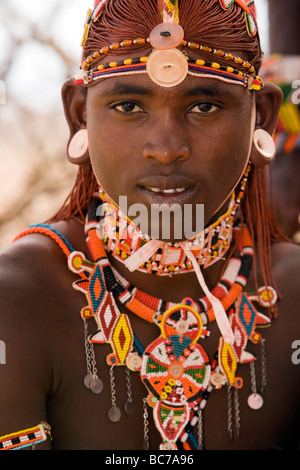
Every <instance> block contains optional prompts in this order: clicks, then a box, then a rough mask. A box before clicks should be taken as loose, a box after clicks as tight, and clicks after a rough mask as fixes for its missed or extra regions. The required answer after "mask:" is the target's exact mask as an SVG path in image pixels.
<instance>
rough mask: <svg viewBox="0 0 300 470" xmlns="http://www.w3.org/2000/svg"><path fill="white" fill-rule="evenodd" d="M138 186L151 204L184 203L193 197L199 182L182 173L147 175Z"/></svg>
mask: <svg viewBox="0 0 300 470" xmlns="http://www.w3.org/2000/svg"><path fill="white" fill-rule="evenodd" d="M137 186H138V188H139V189H140V191H141V192H142V194H143V196H144V198H145V199H146V200H147V201H148V202H149V203H151V204H162V203H165V204H174V203H177V204H184V203H187V202H188V200H189V199H191V197H192V195H193V194H194V192H195V190H196V188H197V184H196V182H195V181H193V180H191V179H190V178H186V177H184V176H181V175H171V176H154V177H146V178H144V179H142V180H140V181H139V183H138V185H137Z"/></svg>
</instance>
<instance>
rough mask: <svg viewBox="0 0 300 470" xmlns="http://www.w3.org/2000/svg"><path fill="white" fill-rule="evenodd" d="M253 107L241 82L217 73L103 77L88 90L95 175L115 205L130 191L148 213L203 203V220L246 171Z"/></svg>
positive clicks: (219, 205)
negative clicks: (157, 80)
mask: <svg viewBox="0 0 300 470" xmlns="http://www.w3.org/2000/svg"><path fill="white" fill-rule="evenodd" d="M251 111H252V99H251V96H250V95H249V93H248V92H247V91H246V90H245V89H244V88H243V87H241V86H237V85H231V84H227V83H224V82H221V81H219V80H216V79H210V78H199V77H191V76H188V77H187V78H186V79H185V80H184V81H183V82H182V83H181V84H180V85H178V86H176V87H173V88H162V87H160V86H158V85H156V84H154V83H153V82H152V81H151V80H150V79H149V77H148V76H147V75H146V74H142V75H129V76H120V77H114V78H108V79H106V80H103V81H101V82H98V83H97V84H95V85H94V86H92V87H91V88H90V89H89V90H88V96H87V126H88V132H89V142H90V156H91V162H92V166H93V169H94V172H95V175H96V177H97V179H98V181H99V183H100V184H101V185H102V187H103V188H104V190H105V191H106V192H107V194H108V195H109V196H110V197H111V198H112V199H113V200H114V201H115V202H116V203H117V204H118V203H119V198H120V196H127V205H128V207H129V206H131V205H133V204H136V203H141V204H143V205H144V206H145V207H146V208H147V210H148V211H149V214H150V208H151V205H153V204H156V205H161V204H168V205H170V206H171V205H173V204H179V205H180V206H181V207H182V208H184V205H192V206H193V208H194V209H195V207H196V205H197V204H204V225H205V226H206V225H208V224H209V223H211V221H212V219H213V218H215V216H216V214H217V213H218V211H219V210H220V209H221V208H222V206H223V205H224V203H225V202H226V201H228V198H229V197H230V195H231V192H232V190H233V188H234V187H235V185H236V184H237V182H238V180H239V179H240V178H241V176H242V173H243V170H244V168H245V165H246V163H247V160H248V156H249V151H250V142H251V115H252V112H251ZM222 210H223V209H222ZM193 217H195V210H194V212H193ZM149 221H150V219H149ZM150 223H151V221H150ZM182 223H183V221H182Z"/></svg>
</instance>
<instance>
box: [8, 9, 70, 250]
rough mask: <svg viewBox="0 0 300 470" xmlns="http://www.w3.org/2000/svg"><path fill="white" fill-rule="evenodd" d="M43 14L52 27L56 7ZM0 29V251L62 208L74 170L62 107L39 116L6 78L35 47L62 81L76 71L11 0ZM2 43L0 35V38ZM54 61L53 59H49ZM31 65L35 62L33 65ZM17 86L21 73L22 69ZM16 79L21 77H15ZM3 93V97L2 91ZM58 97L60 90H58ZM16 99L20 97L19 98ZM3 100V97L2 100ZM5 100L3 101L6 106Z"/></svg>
mask: <svg viewBox="0 0 300 470" xmlns="http://www.w3.org/2000/svg"><path fill="white" fill-rule="evenodd" d="M63 3H64V1H57V2H54V3H53V6H54V7H56V8H53V10H52V11H51V12H50V15H47V22H49V24H51V22H52V21H54V19H55V15H57V14H59V8H57V5H63ZM0 27H1V30H2V32H3V34H4V35H5V38H6V41H5V53H4V52H3V56H2V57H1V58H0V80H1V82H0V83H1V84H2V95H1V96H2V100H1V104H0V174H1V185H0V197H1V204H0V248H2V247H4V246H6V245H7V244H8V243H10V241H11V240H12V238H13V237H14V236H15V235H16V234H17V233H18V232H19V231H21V230H23V229H24V228H26V227H27V226H28V225H30V224H32V223H38V222H43V221H44V220H45V219H47V218H48V217H49V216H51V215H52V214H53V213H54V212H55V211H56V210H57V209H58V208H59V206H60V205H61V203H62V202H63V200H64V198H65V197H66V195H67V194H68V192H69V189H70V187H71V185H72V184H73V181H74V176H75V172H76V168H74V167H73V166H72V165H70V164H69V163H68V162H67V160H66V151H65V148H66V141H67V137H68V129H67V125H66V123H65V120H64V116H63V111H62V106H61V107H60V105H58V106H57V108H56V109H54V110H53V109H52V110H50V111H49V112H47V111H46V112H43V113H40V112H37V111H36V110H34V109H30V107H29V106H26V105H24V103H22V100H20V99H18V98H17V97H16V95H15V94H13V93H12V92H11V89H10V80H11V78H10V77H11V75H12V71H14V70H15V69H14V67H15V63H16V61H18V60H19V58H20V51H21V49H22V47H24V46H25V45H26V44H29V43H32V42H34V43H36V44H39V45H40V46H41V47H44V48H45V53H46V54H49V51H51V56H53V57H54V66H55V58H57V64H58V67H59V68H60V69H61V68H62V67H61V64H63V69H64V70H63V75H64V76H62V81H61V83H63V81H64V80H65V79H66V78H68V77H70V76H71V75H72V74H73V72H74V61H73V60H72V59H70V58H69V57H68V56H67V55H66V52H65V51H64V50H63V49H62V48H61V46H60V45H59V43H58V42H55V40H54V39H53V37H52V36H51V34H47V31H45V28H43V27H42V25H41V26H39V24H37V23H35V22H33V21H31V20H29V19H26V18H24V16H23V17H20V16H19V13H18V11H16V10H15V9H14V10H13V9H12V6H11V5H10V2H6V1H2V2H1V4H0ZM0 41H1V36H0ZM52 60H53V59H52ZM33 63H34V61H33ZM18 72H20V86H21V84H22V74H26V73H27V71H26V70H20V71H18ZM18 79H19V77H18ZM4 92H5V93H4ZM58 93H59V90H58ZM17 96H19V95H17ZM3 98H5V99H3ZM4 101H5V102H4Z"/></svg>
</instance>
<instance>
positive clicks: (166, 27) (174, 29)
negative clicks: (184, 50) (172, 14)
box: [149, 22, 184, 50]
mask: <svg viewBox="0 0 300 470" xmlns="http://www.w3.org/2000/svg"><path fill="white" fill-rule="evenodd" d="M183 38H184V31H183V29H182V27H181V26H179V24H177V23H171V22H170V23H168V22H167V23H161V24H159V25H157V26H155V28H153V29H152V31H151V33H150V36H149V42H150V44H151V46H152V47H154V49H160V50H167V49H173V48H174V47H177V46H179V45H180V43H181V42H182V41H183Z"/></svg>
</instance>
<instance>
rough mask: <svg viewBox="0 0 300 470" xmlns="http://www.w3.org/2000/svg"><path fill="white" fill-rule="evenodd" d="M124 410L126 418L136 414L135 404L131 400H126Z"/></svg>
mask: <svg viewBox="0 0 300 470" xmlns="http://www.w3.org/2000/svg"><path fill="white" fill-rule="evenodd" d="M124 409H125V412H126V414H127V415H128V416H132V415H134V413H135V412H136V406H135V403H134V402H133V401H132V400H127V402H126V403H125V405H124Z"/></svg>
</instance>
